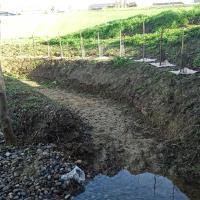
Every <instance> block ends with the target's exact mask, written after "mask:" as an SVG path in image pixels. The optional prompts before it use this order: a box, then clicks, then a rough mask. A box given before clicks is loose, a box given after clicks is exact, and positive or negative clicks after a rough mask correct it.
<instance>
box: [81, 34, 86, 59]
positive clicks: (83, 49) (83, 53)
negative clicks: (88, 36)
mask: <svg viewBox="0 0 200 200" xmlns="http://www.w3.org/2000/svg"><path fill="white" fill-rule="evenodd" d="M80 43H81V55H82V58H85V48H84V43H83V37H82V33H80Z"/></svg>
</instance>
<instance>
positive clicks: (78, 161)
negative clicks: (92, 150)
mask: <svg viewBox="0 0 200 200" xmlns="http://www.w3.org/2000/svg"><path fill="white" fill-rule="evenodd" d="M82 162H83V161H82V160H77V161H75V163H76V164H81V163H82Z"/></svg>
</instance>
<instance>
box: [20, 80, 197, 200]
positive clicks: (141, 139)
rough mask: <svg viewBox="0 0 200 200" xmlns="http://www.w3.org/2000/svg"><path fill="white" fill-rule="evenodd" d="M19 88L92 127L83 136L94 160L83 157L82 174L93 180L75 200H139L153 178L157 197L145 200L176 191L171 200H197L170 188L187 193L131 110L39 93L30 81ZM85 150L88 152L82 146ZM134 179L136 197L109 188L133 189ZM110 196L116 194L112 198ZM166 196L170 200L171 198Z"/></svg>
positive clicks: (68, 94)
mask: <svg viewBox="0 0 200 200" xmlns="http://www.w3.org/2000/svg"><path fill="white" fill-rule="evenodd" d="M24 83H26V84H29V85H30V86H34V87H36V88H37V89H36V90H37V91H38V92H40V93H42V94H43V95H45V96H47V97H48V98H49V99H51V100H53V101H56V102H59V103H61V104H63V105H65V106H66V107H67V108H68V109H70V110H72V111H73V112H75V113H77V114H78V115H79V116H80V117H81V118H82V119H83V121H84V122H85V123H87V124H89V125H90V126H92V128H91V129H90V133H89V134H90V135H91V137H92V141H93V148H94V157H93V159H92V160H91V157H90V159H89V158H88V160H87V155H85V156H84V159H86V160H85V161H86V162H87V167H86V171H87V173H89V174H90V175H91V178H93V177H94V176H95V175H97V177H96V178H94V180H92V182H90V183H89V184H88V185H87V186H86V191H85V193H83V194H81V195H80V196H78V197H76V198H75V199H91V196H93V197H94V198H93V199H113V200H114V199H120V198H123V197H124V195H125V196H126V198H125V197H124V199H132V198H133V197H134V195H135V194H136V193H138V192H139V191H140V192H139V193H140V194H138V198H139V199H140V198H143V197H141V196H140V195H141V194H142V193H143V192H145V191H146V192H147V193H149V188H151V187H152V185H153V184H155V183H154V182H153V183H152V181H153V180H154V179H155V177H156V180H157V179H158V182H160V183H159V184H158V186H157V187H158V193H157V195H156V196H155V195H153V194H154V193H153V192H152V193H151V192H150V193H151V194H152V195H153V196H152V197H151V198H150V196H149V199H155V198H156V199H167V198H168V197H169V196H170V195H171V194H172V193H173V188H176V190H175V191H176V192H175V193H174V199H177V200H185V199H189V198H188V197H187V195H189V196H190V195H191V194H192V197H191V199H197V195H198V190H197V189H196V187H194V188H193V187H189V188H190V191H192V193H191V192H190V193H189V194H187V193H186V194H184V193H182V192H181V191H180V190H179V189H178V187H177V186H175V185H174V184H175V183H177V184H180V185H181V187H182V188H181V189H182V190H185V189H186V191H187V189H188V188H187V187H185V186H184V184H183V181H182V180H181V179H179V178H177V177H174V176H173V172H171V174H170V171H169V170H168V166H166V165H164V163H165V162H164V156H163V154H162V148H163V145H162V143H161V142H160V141H158V139H156V134H158V130H157V129H156V128H152V127H151V126H150V124H149V122H148V121H147V120H146V119H145V118H144V116H143V115H142V114H141V113H138V112H137V111H136V110H134V108H132V107H129V106H127V105H124V104H120V103H117V102H114V101H111V100H108V99H103V98H100V97H94V96H92V95H86V94H80V93H77V92H74V91H65V90H62V89H59V88H46V87H42V86H40V85H38V84H37V83H35V82H32V81H24ZM88 149H90V146H88ZM86 152H87V151H86ZM82 158H83V157H82V155H80V157H77V158H76V159H79V160H81V159H82ZM121 170H122V171H121ZM123 170H125V171H123ZM146 172H151V173H146ZM118 173H119V174H118ZM130 173H131V174H130ZM152 173H153V174H152ZM99 174H104V175H99ZM132 174H135V175H132ZM159 175H164V176H165V175H166V176H169V177H170V178H172V179H173V180H174V181H175V183H174V184H173V183H172V182H171V181H170V180H168V179H167V178H165V177H162V176H159ZM109 176H113V178H110V181H108V180H107V179H109ZM117 177H120V178H119V179H118V178H117ZM139 177H142V182H141V183H140V184H138V185H137V187H139V189H138V191H135V192H136V193H135V192H133V191H131V192H130V190H127V192H126V193H125V194H123V193H120V191H121V190H122V187H121V186H118V187H117V186H115V185H116V184H117V183H119V182H120V184H121V185H123V184H125V185H127V187H133V186H134V182H135V181H136V180H138V178H139ZM120 180H121V181H120ZM148 181H149V183H148ZM154 181H155V180H154ZM144 183H146V185H145V184H144ZM160 184H161V185H160ZM182 184H183V185H182ZM99 185H103V186H104V188H107V189H108V191H106V190H105V194H104V195H105V196H102V191H101V190H102V188H99V187H100V186H99ZM165 186H166V187H167V188H168V192H166V191H165V192H163V191H164V190H165V189H164V187H165ZM183 186H184V187H183ZM186 186H188V185H186ZM109 188H110V189H109ZM114 188H115V189H114ZM88 191H89V193H88ZM114 191H116V195H113V192H114ZM128 191H129V192H128ZM187 192H188V191H187ZM96 193H99V196H96ZM111 193H112V195H111ZM150 193H149V195H150ZM171 196H172V197H173V194H172V195H171ZM175 197H177V198H175ZM170 198H171V197H170ZM144 199H147V197H145V196H144ZM172 199H173V198H172Z"/></svg>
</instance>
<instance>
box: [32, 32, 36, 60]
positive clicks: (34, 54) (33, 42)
mask: <svg viewBox="0 0 200 200" xmlns="http://www.w3.org/2000/svg"><path fill="white" fill-rule="evenodd" d="M32 45H33V56H34V59H35V57H36V52H35V38H34V36H33V35H32Z"/></svg>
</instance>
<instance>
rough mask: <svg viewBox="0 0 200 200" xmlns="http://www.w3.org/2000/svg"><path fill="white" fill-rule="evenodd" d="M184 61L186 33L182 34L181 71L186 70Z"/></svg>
mask: <svg viewBox="0 0 200 200" xmlns="http://www.w3.org/2000/svg"><path fill="white" fill-rule="evenodd" d="M183 59H184V31H183V33H182V38H181V70H182V69H183V68H184V67H183V64H184V63H183Z"/></svg>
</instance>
